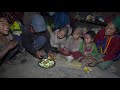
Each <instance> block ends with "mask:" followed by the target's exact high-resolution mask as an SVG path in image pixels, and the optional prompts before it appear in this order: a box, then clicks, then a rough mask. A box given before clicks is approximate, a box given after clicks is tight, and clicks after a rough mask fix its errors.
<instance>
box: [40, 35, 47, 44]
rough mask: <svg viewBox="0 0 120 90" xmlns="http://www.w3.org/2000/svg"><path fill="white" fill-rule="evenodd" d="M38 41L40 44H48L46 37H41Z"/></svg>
mask: <svg viewBox="0 0 120 90" xmlns="http://www.w3.org/2000/svg"><path fill="white" fill-rule="evenodd" d="M38 40H39V41H40V42H42V43H43V44H45V42H46V40H47V39H46V37H45V36H39V38H38Z"/></svg>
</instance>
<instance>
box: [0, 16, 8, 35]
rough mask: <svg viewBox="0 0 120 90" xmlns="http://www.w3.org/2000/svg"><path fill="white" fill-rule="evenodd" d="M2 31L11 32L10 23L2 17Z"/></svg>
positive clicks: (0, 23) (0, 30) (0, 29)
mask: <svg viewBox="0 0 120 90" xmlns="http://www.w3.org/2000/svg"><path fill="white" fill-rule="evenodd" d="M0 33H1V34H4V35H7V34H8V33H9V23H8V21H7V20H6V19H5V18H0Z"/></svg>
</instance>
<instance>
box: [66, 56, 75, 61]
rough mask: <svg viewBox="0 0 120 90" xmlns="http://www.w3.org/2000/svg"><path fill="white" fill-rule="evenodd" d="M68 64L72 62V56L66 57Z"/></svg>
mask: <svg viewBox="0 0 120 90" xmlns="http://www.w3.org/2000/svg"><path fill="white" fill-rule="evenodd" d="M66 58H67V61H68V62H73V59H74V58H73V57H72V56H66Z"/></svg>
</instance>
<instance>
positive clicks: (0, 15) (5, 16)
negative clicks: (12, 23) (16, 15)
mask: <svg viewBox="0 0 120 90" xmlns="http://www.w3.org/2000/svg"><path fill="white" fill-rule="evenodd" d="M0 18H5V19H6V20H7V21H8V22H9V20H8V18H7V15H6V13H5V12H0Z"/></svg>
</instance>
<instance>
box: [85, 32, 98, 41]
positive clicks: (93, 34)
mask: <svg viewBox="0 0 120 90" xmlns="http://www.w3.org/2000/svg"><path fill="white" fill-rule="evenodd" d="M86 34H88V35H90V36H91V38H92V39H94V38H95V35H96V34H95V32H94V31H88V32H86Z"/></svg>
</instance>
